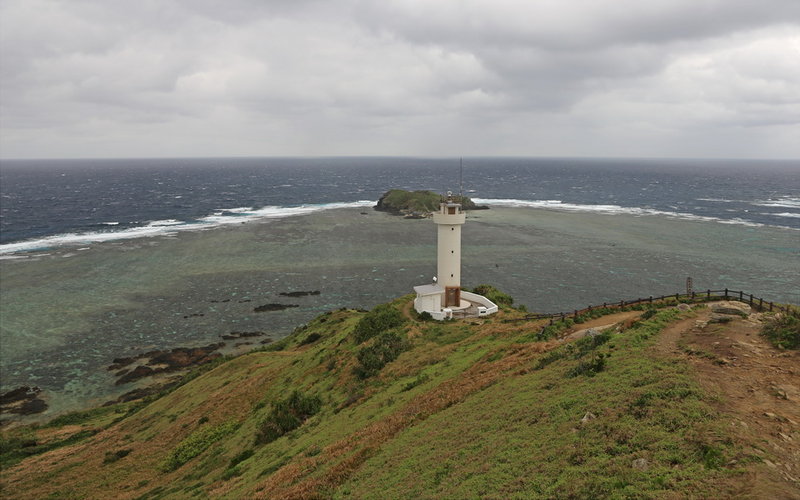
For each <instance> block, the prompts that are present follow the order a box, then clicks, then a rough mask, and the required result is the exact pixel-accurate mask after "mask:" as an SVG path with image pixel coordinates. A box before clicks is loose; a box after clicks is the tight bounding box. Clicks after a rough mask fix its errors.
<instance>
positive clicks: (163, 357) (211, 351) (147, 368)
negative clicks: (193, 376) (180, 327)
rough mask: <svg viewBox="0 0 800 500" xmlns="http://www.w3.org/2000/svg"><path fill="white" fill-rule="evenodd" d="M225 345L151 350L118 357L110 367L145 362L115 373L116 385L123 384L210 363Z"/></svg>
mask: <svg viewBox="0 0 800 500" xmlns="http://www.w3.org/2000/svg"><path fill="white" fill-rule="evenodd" d="M242 333H244V332H242ZM237 338H238V337H237ZM224 346H225V343H224V342H218V343H216V344H209V345H207V346H204V347H176V348H174V349H169V350H163V351H149V352H145V353H142V354H139V355H137V356H132V357H129V358H116V359H114V363H113V364H112V365H110V366H109V367H108V369H109V370H112V371H113V370H118V369H119V368H121V367H123V366H129V365H131V364H133V362H134V361H140V362H143V363H141V364H139V365H138V366H136V367H135V368H133V369H132V370H128V369H124V370H121V371H118V372H117V373H115V376H117V377H119V378H118V379H117V381H116V382H115V385H122V384H127V383H130V382H134V381H136V380H139V379H141V378H144V377H149V376H151V375H157V374H161V373H169V372H175V371H179V370H183V369H185V368H189V367H191V366H197V365H202V364H204V363H208V362H209V361H213V360H215V359H217V358H219V357H220V356H222V355H221V354H220V353H218V352H216V351H217V350H218V349H220V348H222V347H224ZM123 363H124V364H123Z"/></svg>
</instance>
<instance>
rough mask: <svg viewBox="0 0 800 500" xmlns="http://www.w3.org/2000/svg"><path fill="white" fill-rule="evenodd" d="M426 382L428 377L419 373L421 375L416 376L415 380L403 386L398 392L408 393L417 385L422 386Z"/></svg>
mask: <svg viewBox="0 0 800 500" xmlns="http://www.w3.org/2000/svg"><path fill="white" fill-rule="evenodd" d="M428 380H430V377H429V376H428V375H426V374H424V373H421V374H419V375H417V378H415V379H414V380H412V381H411V382H408V383H407V384H405V385H404V386H403V388H402V389H400V392H405V391H410V390H411V389H413V388H414V387H416V386H418V385H421V384H424V383H425V382H427V381H428Z"/></svg>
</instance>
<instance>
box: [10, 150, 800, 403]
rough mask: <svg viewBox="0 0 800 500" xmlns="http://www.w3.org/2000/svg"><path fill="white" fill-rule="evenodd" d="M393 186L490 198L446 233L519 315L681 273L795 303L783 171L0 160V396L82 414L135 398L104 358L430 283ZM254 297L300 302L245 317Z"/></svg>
mask: <svg viewBox="0 0 800 500" xmlns="http://www.w3.org/2000/svg"><path fill="white" fill-rule="evenodd" d="M391 188H402V189H412V190H414V189H430V190H433V191H438V192H446V191H448V190H449V191H453V192H458V191H459V190H461V189H463V191H464V193H465V194H466V195H468V196H470V197H472V198H473V199H474V200H475V201H477V202H478V203H479V204H486V205H488V206H490V207H491V208H490V210H486V211H475V212H471V213H470V214H469V218H468V222H467V225H466V226H465V228H464V231H463V254H464V255H463V273H462V274H463V276H464V285H465V286H474V285H477V284H479V283H484V282H486V283H491V284H494V285H496V286H498V287H499V288H501V289H503V290H504V291H506V292H508V293H510V294H511V295H512V296H514V297H515V299H516V300H517V302H518V303H522V304H525V305H526V306H527V307H528V309H529V310H531V311H541V312H555V311H564V310H571V309H574V308H580V307H585V306H586V305H589V304H598V303H602V302H612V301H619V300H621V299H632V298H637V297H642V296H649V295H660V294H666V293H675V292H678V291H681V290H683V289H684V287H685V282H686V278H687V277H692V279H693V281H694V284H695V288H696V289H706V288H712V289H714V288H724V287H729V288H734V289H743V290H745V291H746V292H747V293H754V294H756V295H758V296H763V297H765V298H767V299H768V300H775V301H788V302H794V303H798V302H800V293H799V292H798V291H800V232H798V231H800V161H760V160H747V161H743V160H741V161H723V160H713V161H712V160H655V159H652V160H630V159H625V160H613V159H603V160H599V159H598V160H592V159H540V158H535V159H534V158H466V159H464V162H463V171H462V170H461V169H460V168H459V160H458V159H442V158H242V159H169V160H159V159H146V160H145V159H142V160H62V161H34V160H26V161H21V160H20V161H2V162H0V294H1V295H2V300H0V342H1V344H2V349H1V350H0V376H1V377H0V386H1V387H0V389H2V390H3V391H5V390H8V389H10V388H13V387H17V386H20V385H38V386H40V387H41V388H42V389H44V391H45V392H44V393H45V395H46V397H47V398H48V403H49V404H50V410H49V412H48V415H52V414H56V413H58V412H61V411H66V410H70V409H75V408H82V407H85V406H87V405H90V404H98V403H102V402H103V401H106V400H109V399H112V398H114V397H116V396H117V395H119V394H120V393H122V392H125V391H127V390H130V389H131V386H130V385H123V386H115V385H114V378H113V376H112V374H111V373H109V372H108V371H107V370H106V369H105V367H106V366H107V365H108V364H110V362H111V360H112V359H113V358H115V357H120V356H128V355H131V354H135V353H141V352H145V351H148V350H152V349H165V348H172V347H176V346H197V345H205V344H208V343H211V342H218V341H220V336H221V335H224V334H227V333H230V332H233V331H263V332H265V334H266V336H268V337H270V338H275V339H277V338H280V337H282V336H284V335H286V334H288V333H289V332H291V331H292V329H293V328H294V327H296V326H298V325H300V324H302V323H304V322H306V321H308V320H309V319H311V318H312V317H314V316H315V315H317V314H320V313H322V312H325V311H327V310H330V309H335V308H339V307H372V306H374V305H375V304H378V303H381V302H384V301H386V300H390V299H392V298H395V297H397V296H399V295H404V294H407V293H410V292H411V287H413V286H414V285H418V284H424V283H427V282H430V280H431V278H432V276H433V274H434V273H435V268H436V262H435V229H434V228H433V227H432V224H431V223H430V221H426V220H407V219H403V218H400V217H395V216H391V215H388V214H385V213H380V212H375V211H373V210H372V208H371V207H372V206H373V205H374V204H375V202H376V200H377V199H378V198H379V197H380V195H381V194H382V193H383V192H385V191H386V190H388V189H391ZM311 290H313V291H319V292H320V293H319V294H318V295H309V296H304V297H295V298H291V297H286V296H284V295H281V293H287V292H292V291H311ZM266 303H283V304H287V305H293V306H297V307H292V308H289V309H286V310H283V311H274V312H262V313H257V312H255V311H254V306H257V305H262V304H266ZM229 344H230V346H229V348H230V349H234V348H235V346H234V345H233V343H232V342H229ZM250 347H252V346H239V349H240V350H241V349H248V348H250Z"/></svg>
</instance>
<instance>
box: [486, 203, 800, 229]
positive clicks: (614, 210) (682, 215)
mask: <svg viewBox="0 0 800 500" xmlns="http://www.w3.org/2000/svg"><path fill="white" fill-rule="evenodd" d="M472 201H474V202H475V203H477V204H480V205H490V206H492V205H494V206H498V207H527V208H541V209H546V210H559V211H563V212H586V213H599V214H607V215H621V214H626V215H635V216H645V215H656V216H661V217H669V218H674V219H684V220H696V221H705V222H719V223H722V224H738V225H742V226H751V227H762V226H765V225H766V224H761V223H758V222H753V221H749V220H745V219H739V218H735V219H720V218H719V217H709V216H704V215H695V214H690V213H686V212H669V211H665V210H656V209H653V208H641V207H622V206H619V205H582V204H576V203H564V202H562V201H561V200H516V199H492V198H473V199H472ZM776 227H783V226H776ZM787 229H790V228H787Z"/></svg>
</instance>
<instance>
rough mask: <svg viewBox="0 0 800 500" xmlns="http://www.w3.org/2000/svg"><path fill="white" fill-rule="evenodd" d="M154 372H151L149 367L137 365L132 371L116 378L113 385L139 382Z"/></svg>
mask: <svg viewBox="0 0 800 500" xmlns="http://www.w3.org/2000/svg"><path fill="white" fill-rule="evenodd" d="M154 372H155V370H153V369H152V368H150V367H149V366H143V365H139V366H137V367H136V368H134V369H133V370H132V371H130V372H128V373H126V374H125V375H123V376H121V377H120V378H118V379H117V381H116V382H115V384H114V385H122V384H127V383H128V382H133V381H134V380H139V379H140V378H144V377H147V376H150V375H152V374H153V373H154Z"/></svg>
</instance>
